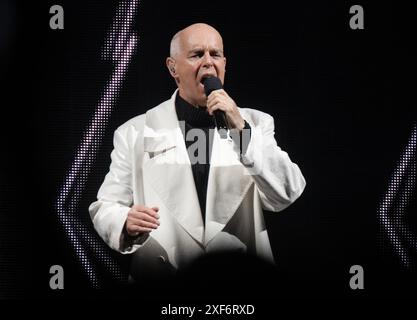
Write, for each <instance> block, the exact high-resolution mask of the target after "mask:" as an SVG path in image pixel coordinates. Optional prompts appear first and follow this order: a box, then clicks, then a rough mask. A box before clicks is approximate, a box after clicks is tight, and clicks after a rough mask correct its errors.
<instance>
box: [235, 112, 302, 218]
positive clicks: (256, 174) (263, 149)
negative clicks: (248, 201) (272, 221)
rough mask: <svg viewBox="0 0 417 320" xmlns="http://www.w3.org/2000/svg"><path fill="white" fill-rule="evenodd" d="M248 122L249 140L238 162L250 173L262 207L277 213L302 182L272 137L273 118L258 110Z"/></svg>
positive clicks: (296, 169) (287, 203)
mask: <svg viewBox="0 0 417 320" xmlns="http://www.w3.org/2000/svg"><path fill="white" fill-rule="evenodd" d="M257 122H258V123H256V124H252V125H251V134H250V142H249V145H248V148H247V150H246V153H245V154H243V155H241V162H242V163H243V165H244V166H245V167H246V168H247V169H248V172H249V174H251V175H252V177H253V179H254V181H255V184H256V186H257V188H258V191H259V195H260V198H261V202H262V207H263V209H265V210H269V211H274V212H278V211H281V210H283V209H285V208H286V207H288V206H289V205H290V204H291V203H293V202H294V201H295V200H296V199H297V198H298V197H299V196H300V195H301V193H302V192H303V190H304V187H305V185H306V182H305V179H304V177H303V175H302V173H301V170H300V168H299V167H298V166H297V165H296V164H295V163H293V162H292V161H291V159H290V158H289V156H288V154H287V153H286V152H285V151H283V150H281V148H280V147H279V146H278V145H277V142H276V140H275V138H274V119H273V117H271V116H270V115H268V114H266V113H261V116H260V117H259V119H258V121H257Z"/></svg>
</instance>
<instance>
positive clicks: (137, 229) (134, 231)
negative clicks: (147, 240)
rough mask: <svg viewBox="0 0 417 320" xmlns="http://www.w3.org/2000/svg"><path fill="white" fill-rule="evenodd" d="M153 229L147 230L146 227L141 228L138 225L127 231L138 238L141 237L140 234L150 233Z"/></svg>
mask: <svg viewBox="0 0 417 320" xmlns="http://www.w3.org/2000/svg"><path fill="white" fill-rule="evenodd" d="M152 230H153V229H151V228H146V227H141V226H136V225H132V226H131V227H129V228H128V229H127V232H128V233H129V234H130V235H131V236H137V235H139V233H144V232H146V233H149V232H151V231H152Z"/></svg>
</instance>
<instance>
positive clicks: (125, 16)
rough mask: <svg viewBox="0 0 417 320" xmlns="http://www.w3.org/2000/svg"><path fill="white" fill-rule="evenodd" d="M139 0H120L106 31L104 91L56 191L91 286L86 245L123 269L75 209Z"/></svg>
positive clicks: (131, 40) (131, 48)
mask: <svg viewBox="0 0 417 320" xmlns="http://www.w3.org/2000/svg"><path fill="white" fill-rule="evenodd" d="M137 7H138V0H130V1H121V2H120V4H119V6H118V8H117V11H116V16H115V18H114V19H113V24H112V26H111V28H110V31H109V34H108V36H107V38H106V40H105V43H104V47H103V50H102V57H103V58H104V59H106V60H109V57H112V59H111V61H112V62H113V63H114V65H115V68H114V71H113V73H112V74H111V78H110V80H109V81H108V83H107V85H106V87H105V88H104V92H103V94H102V95H101V98H100V101H99V103H98V105H97V108H96V111H95V113H94V116H93V117H92V119H91V120H90V122H89V124H88V127H87V129H86V131H85V133H84V135H83V138H82V140H81V144H80V145H79V147H78V149H77V152H76V155H75V158H74V160H73V163H72V165H71V167H70V169H69V171H68V174H67V176H66V177H65V181H64V183H63V185H62V187H61V190H60V192H59V195H58V198H57V202H56V210H57V213H58V218H59V221H60V222H61V223H62V226H63V228H64V230H65V233H66V235H67V237H68V239H69V240H70V244H71V246H72V248H73V249H74V251H75V254H76V256H77V258H78V261H79V262H80V264H81V266H82V269H83V270H84V272H85V273H86V275H87V277H88V279H89V280H90V282H91V284H92V286H93V287H96V288H97V287H99V281H98V279H97V276H96V274H95V271H94V268H93V262H92V261H91V260H90V258H89V254H88V250H87V248H88V249H90V250H92V251H93V252H94V255H95V257H96V258H97V259H98V260H99V261H100V262H101V263H103V264H104V265H105V266H106V267H107V269H108V270H109V271H110V272H111V273H112V275H113V276H114V277H115V278H116V279H119V280H122V272H121V270H120V268H119V266H118V264H117V262H116V261H114V259H113V258H112V257H111V256H110V254H109V253H108V251H107V248H104V247H103V245H102V243H101V242H99V241H98V240H97V239H96V237H94V236H93V235H91V232H90V231H89V230H88V228H87V226H86V225H85V224H84V223H83V222H82V221H81V219H80V217H79V216H78V215H77V213H76V210H77V207H78V205H79V202H80V200H81V197H82V193H83V191H84V188H85V184H86V182H87V178H88V175H89V173H90V170H91V166H92V164H93V163H94V161H95V159H96V156H97V152H98V148H99V147H100V145H101V143H102V140H103V137H104V133H105V130H106V127H107V122H108V119H109V117H110V115H111V112H112V111H113V107H114V104H115V102H116V99H117V97H118V94H119V92H120V89H121V87H122V84H123V80H124V78H125V76H126V72H127V69H128V67H129V63H130V61H131V58H132V56H133V55H134V53H135V49H136V45H137V42H138V37H137V34H136V32H135V31H133V30H132V25H133V21H134V17H135V15H136V11H137Z"/></svg>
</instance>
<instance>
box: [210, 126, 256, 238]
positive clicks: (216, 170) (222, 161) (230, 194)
mask: <svg viewBox="0 0 417 320" xmlns="http://www.w3.org/2000/svg"><path fill="white" fill-rule="evenodd" d="M233 144H234V143H233V141H232V140H231V139H221V138H220V135H219V134H218V132H217V130H215V132H214V140H213V150H212V155H211V165H210V174H209V180H208V186H207V205H206V230H205V237H204V244H205V245H207V244H208V243H209V242H210V240H212V239H213V238H214V237H215V236H216V234H218V233H219V232H220V231H222V229H223V228H224V226H225V225H226V224H227V223H228V221H229V220H230V219H231V217H232V216H233V214H234V213H235V212H236V210H237V209H238V208H239V206H240V204H241V202H242V200H243V198H244V197H245V195H246V193H247V191H248V190H249V187H250V186H251V184H252V182H253V180H252V177H251V176H250V175H249V173H248V172H247V170H246V169H245V167H244V166H243V165H242V164H241V163H240V161H239V156H238V154H237V153H236V151H235V150H233Z"/></svg>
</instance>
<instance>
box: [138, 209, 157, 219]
mask: <svg viewBox="0 0 417 320" xmlns="http://www.w3.org/2000/svg"><path fill="white" fill-rule="evenodd" d="M142 212H145V213H147V214H149V215H150V216H152V217H154V218H156V219H159V214H158V213H157V212H156V211H155V210H153V209H152V208H146V207H145V208H144V210H142Z"/></svg>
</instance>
